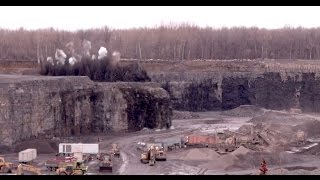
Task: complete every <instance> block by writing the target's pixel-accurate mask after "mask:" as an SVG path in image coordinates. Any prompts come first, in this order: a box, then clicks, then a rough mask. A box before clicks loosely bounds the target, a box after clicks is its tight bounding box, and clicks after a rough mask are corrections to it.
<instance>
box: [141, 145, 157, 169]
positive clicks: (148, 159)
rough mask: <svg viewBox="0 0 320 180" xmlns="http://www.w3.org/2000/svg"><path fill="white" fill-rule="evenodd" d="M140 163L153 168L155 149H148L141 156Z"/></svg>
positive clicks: (151, 147) (152, 147)
mask: <svg viewBox="0 0 320 180" xmlns="http://www.w3.org/2000/svg"><path fill="white" fill-rule="evenodd" d="M140 161H141V163H143V164H147V163H149V165H150V166H154V164H155V163H156V148H155V147H154V146H150V148H149V149H148V150H147V151H146V152H143V153H142V154H141V157H140Z"/></svg>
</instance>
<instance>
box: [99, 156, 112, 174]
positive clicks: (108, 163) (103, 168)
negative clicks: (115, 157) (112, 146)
mask: <svg viewBox="0 0 320 180" xmlns="http://www.w3.org/2000/svg"><path fill="white" fill-rule="evenodd" d="M98 159H99V161H100V163H99V172H112V166H113V164H112V156H111V155H110V154H108V153H101V154H100V156H99V157H98Z"/></svg>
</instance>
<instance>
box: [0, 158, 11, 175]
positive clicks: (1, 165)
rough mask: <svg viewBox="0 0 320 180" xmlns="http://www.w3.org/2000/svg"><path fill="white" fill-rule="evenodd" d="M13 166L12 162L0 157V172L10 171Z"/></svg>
mask: <svg viewBox="0 0 320 180" xmlns="http://www.w3.org/2000/svg"><path fill="white" fill-rule="evenodd" d="M12 168H13V163H9V162H6V161H5V160H4V158H3V157H0V172H1V173H11V172H12Z"/></svg>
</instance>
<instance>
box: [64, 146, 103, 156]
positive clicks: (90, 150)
mask: <svg viewBox="0 0 320 180" xmlns="http://www.w3.org/2000/svg"><path fill="white" fill-rule="evenodd" d="M75 152H77V153H79V152H81V153H83V154H84V155H97V154H98V153H99V144H84V143H60V144H59V154H61V155H64V156H71V155H72V154H73V153H75Z"/></svg>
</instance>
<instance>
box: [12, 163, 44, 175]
mask: <svg viewBox="0 0 320 180" xmlns="http://www.w3.org/2000/svg"><path fill="white" fill-rule="evenodd" d="M25 171H27V172H30V173H32V174H35V175H41V169H40V168H36V167H34V166H31V165H27V164H19V165H18V168H17V172H16V174H17V175H24V172H25Z"/></svg>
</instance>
